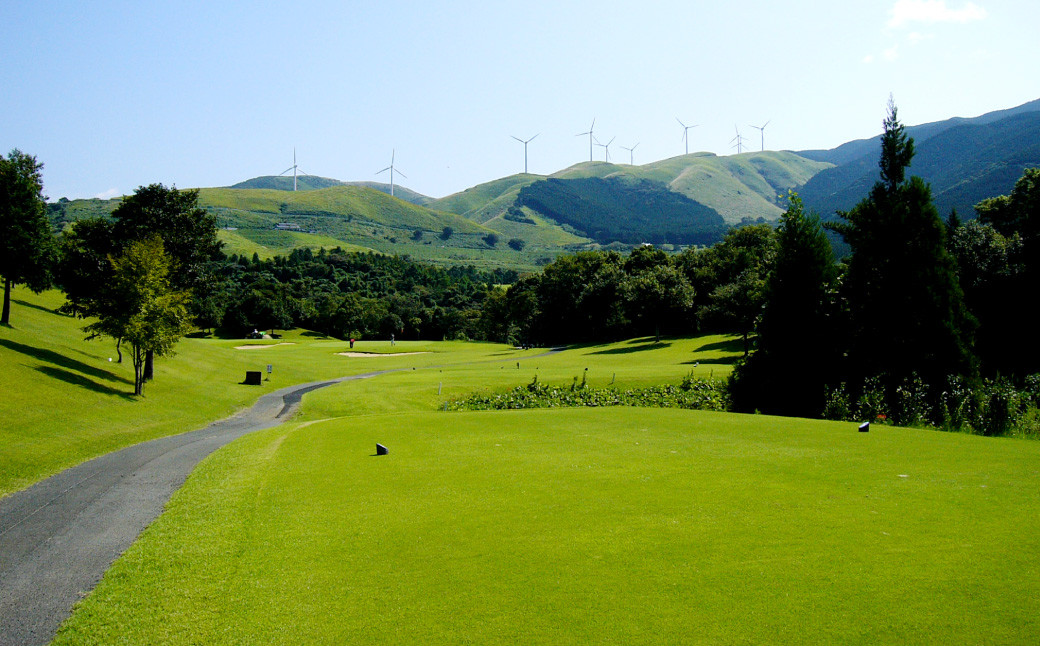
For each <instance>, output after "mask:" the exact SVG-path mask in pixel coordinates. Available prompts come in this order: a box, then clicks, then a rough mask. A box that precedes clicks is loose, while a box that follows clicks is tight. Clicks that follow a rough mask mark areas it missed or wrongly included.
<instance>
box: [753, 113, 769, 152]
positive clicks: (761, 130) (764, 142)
mask: <svg viewBox="0 0 1040 646" xmlns="http://www.w3.org/2000/svg"><path fill="white" fill-rule="evenodd" d="M770 121H772V119H770ZM768 125H769V121H766V122H765V123H763V124H762V125H760V126H751V127H752V128H754V129H755V130H758V131H759V132H760V133H761V134H762V152H765V150H766V126H768Z"/></svg>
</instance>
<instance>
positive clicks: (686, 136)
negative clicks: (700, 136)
mask: <svg viewBox="0 0 1040 646" xmlns="http://www.w3.org/2000/svg"><path fill="white" fill-rule="evenodd" d="M675 120H676V121H678V122H679V125H680V126H682V128H683V130H682V138H683V141H685V142H686V154H687V155H689V154H690V137H689V132H690V128H696V127H697V126H698V125H699V124H694V125H692V126H688V125H686V124H685V123H683V122H682V120H680V119H679V117H676V118H675Z"/></svg>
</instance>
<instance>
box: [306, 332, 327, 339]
mask: <svg viewBox="0 0 1040 646" xmlns="http://www.w3.org/2000/svg"><path fill="white" fill-rule="evenodd" d="M300 336H305V337H308V338H315V339H331V338H332V337H331V336H329V335H328V334H323V333H321V332H315V331H314V330H306V331H304V332H300Z"/></svg>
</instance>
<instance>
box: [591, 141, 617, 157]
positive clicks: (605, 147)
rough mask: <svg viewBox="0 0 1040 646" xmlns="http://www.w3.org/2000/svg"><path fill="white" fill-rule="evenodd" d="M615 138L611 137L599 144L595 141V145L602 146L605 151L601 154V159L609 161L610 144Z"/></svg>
mask: <svg viewBox="0 0 1040 646" xmlns="http://www.w3.org/2000/svg"><path fill="white" fill-rule="evenodd" d="M615 139H617V137H611V138H610V141H608V142H607V143H605V144H601V143H599V142H598V141H597V142H596V145H597V146H599V147H600V148H602V149H603V150H604V151H605V153H606V154H605V155H604V156H603V161H610V144H612V143H614V140H615Z"/></svg>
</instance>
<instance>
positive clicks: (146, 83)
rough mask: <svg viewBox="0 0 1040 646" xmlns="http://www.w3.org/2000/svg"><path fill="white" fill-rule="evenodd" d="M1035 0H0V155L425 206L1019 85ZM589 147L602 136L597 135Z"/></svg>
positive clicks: (817, 138) (60, 175)
mask: <svg viewBox="0 0 1040 646" xmlns="http://www.w3.org/2000/svg"><path fill="white" fill-rule="evenodd" d="M1038 28H1040V2H1036V0H974V1H973V2H966V1H964V0H863V1H856V2H834V1H833V0H830V1H816V0H812V1H809V0H789V1H788V2H770V1H740V0H734V1H732V2H717V1H712V2H704V1H700V0H686V1H683V2H654V1H653V0H646V1H643V2H611V1H598V2H565V1H564V2H541V1H537V0H536V1H531V0H529V1H526V2H523V3H514V2H491V1H488V0H481V1H480V2H394V1H383V2H375V1H368V2H357V1H339V2H308V1H306V0H297V1H295V2H285V1H284V0H283V1H280V2H213V1H206V2H194V1H184V0H181V1H178V2H163V3H152V2H139V1H137V0H133V1H127V2H115V1H107V0H103V1H97V2H83V1H77V2H64V1H49V0H4V2H2V3H0V54H2V61H3V64H2V66H0V88H2V90H0V151H3V152H5V153H6V152H7V151H9V150H11V149H12V148H16V147H17V148H19V149H21V150H23V151H24V152H27V153H30V154H34V155H36V156H37V157H38V158H39V160H40V161H42V162H43V163H44V164H45V168H44V181H45V193H46V194H47V195H49V196H50V197H51V199H57V198H58V197H62V196H67V197H91V196H94V195H112V194H115V195H118V194H123V193H130V192H132V191H133V190H134V189H135V188H136V187H137V186H139V185H142V184H149V183H152V182H163V183H165V184H167V185H170V184H175V185H177V186H178V187H180V188H191V187H197V186H225V185H228V184H232V183H235V182H238V181H241V180H244V179H247V178H250V177H254V176H257V175H273V174H278V173H279V172H281V171H282V170H284V169H285V168H287V167H288V166H290V165H291V164H292V154H293V148H294V147H295V148H296V151H297V157H298V163H299V166H300V168H301V169H302V170H303V171H305V172H307V173H311V174H315V175H322V176H326V177H333V178H337V179H343V180H377V181H378V180H383V181H386V175H385V174H384V175H382V176H379V177H377V176H376V175H375V172H376V171H378V170H379V169H381V168H383V167H385V166H387V165H388V164H389V162H390V155H391V151H392V150H395V149H396V166H397V167H398V168H399V169H400V170H401V171H403V172H404V173H405V174H406V175H407V179H400V178H398V179H399V181H400V183H402V184H404V185H406V186H408V187H410V188H412V189H414V190H417V191H419V192H421V193H425V194H427V195H430V196H434V197H441V196H444V195H448V194H450V193H454V192H457V191H460V190H463V189H465V188H467V187H470V186H473V185H475V184H478V183H481V182H484V181H488V180H491V179H495V178H498V177H502V176H504V175H508V174H511V173H515V172H519V171H521V170H522V169H523V146H522V145H521V144H519V143H517V142H516V141H514V140H513V139H511V138H510V137H511V136H513V135H515V136H517V137H521V138H524V139H526V138H528V137H531V136H532V135H535V134H536V133H537V134H538V135H539V136H538V138H537V139H535V140H534V141H533V142H531V144H530V148H529V155H530V170H531V171H532V172H536V173H551V172H554V171H557V170H560V169H562V168H565V167H567V166H570V165H571V164H574V163H576V162H579V161H585V160H587V159H588V155H589V150H588V138H587V137H576V136H575V135H576V134H577V133H580V132H584V131H586V130H588V127H589V124H590V123H591V122H592V119H593V118H595V119H596V126H595V132H596V136H597V138H599V140H600V141H602V142H604V143H605V142H606V141H609V140H610V139H611V138H612V137H616V140H615V142H614V145H613V146H612V147H611V156H612V159H613V160H614V161H618V162H627V161H628V159H629V156H628V152H627V151H625V150H623V149H622V148H621V146H632V145H634V144H636V143H637V142H638V144H639V145H638V147H637V148H636V150H635V162H636V163H637V164H639V163H647V162H650V161H656V160H659V159H663V158H667V157H671V156H674V155H677V154H681V153H682V152H683V143H682V141H681V137H682V129H681V127H680V126H679V124H678V123H677V122H676V119H677V118H679V119H682V120H683V121H685V122H686V123H687V124H691V123H692V124H699V127H697V128H695V129H693V130H691V131H690V136H691V146H690V150H691V152H693V151H710V152H714V153H716V154H720V155H725V154H732V153H733V152H735V151H734V150H733V149H731V148H730V141H731V140H732V139H733V137H734V136H735V131H734V128H735V126H736V127H739V128H740V132H741V134H742V135H743V136H745V137H746V138H747V140H748V142H749V146H750V147H751V148H752V149H755V150H757V149H758V147H759V145H760V138H759V131H757V130H754V129H753V128H751V127H750V126H751V124H754V125H762V124H763V123H765V122H766V121H769V125H768V126H767V128H766V130H765V145H766V148H767V149H774V150H780V149H789V150H802V149H808V148H832V147H834V146H837V145H839V144H841V143H843V142H845V141H848V140H851V139H857V138H863V137H870V136H874V135H875V134H877V133H878V132H879V131H880V128H881V120H882V118H883V117H884V113H885V104H886V102H887V100H888V96H889V93H892V94H893V95H894V97H895V100H896V103H897V105H898V106H899V109H900V116H901V117H902V120H903V121H904V122H905V123H907V124H917V123H923V122H927V121H935V120H941V119H947V118H950V117H954V116H963V117H969V116H976V115H978V114H982V113H985V112H989V111H991V110H997V109H1002V108H1009V107H1013V106H1016V105H1019V104H1021V103H1025V102H1026V101H1030V100H1032V99H1036V98H1040V74H1038V73H1037V70H1036V65H1037V61H1038V60H1040V51H1038V50H1040V40H1038V38H1037V36H1036V34H1037V29H1038ZM595 155H596V158H597V159H602V156H603V149H602V148H596V151H595Z"/></svg>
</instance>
